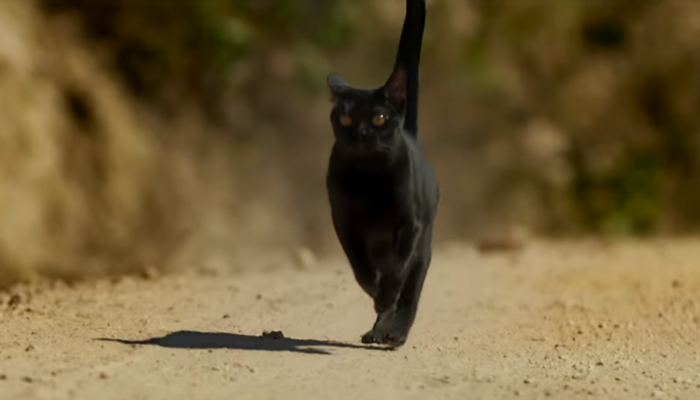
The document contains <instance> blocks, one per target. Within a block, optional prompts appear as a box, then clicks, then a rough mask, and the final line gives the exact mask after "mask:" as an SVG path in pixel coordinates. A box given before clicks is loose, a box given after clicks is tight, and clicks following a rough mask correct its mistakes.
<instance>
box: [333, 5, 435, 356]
mask: <svg viewBox="0 0 700 400" xmlns="http://www.w3.org/2000/svg"><path fill="white" fill-rule="evenodd" d="M425 19H426V5H425V0H406V15H405V20H404V24H403V29H402V32H401V38H400V42H399V48H398V52H397V56H396V61H395V64H394V68H393V71H392V73H391V75H390V77H389V78H388V80H387V81H386V83H385V84H384V85H383V86H382V87H380V88H377V89H358V88H354V87H351V86H350V85H349V84H348V83H347V82H346V81H345V80H344V79H343V78H342V77H341V76H340V75H338V74H335V73H332V74H330V75H328V79H327V83H328V87H329V89H330V94H331V99H332V102H333V108H332V111H331V113H330V120H331V125H332V128H333V133H334V137H335V143H334V144H333V148H332V150H331V155H330V159H329V163H328V171H327V175H326V188H327V192H328V200H329V203H330V208H331V216H332V221H333V227H334V229H335V232H336V235H337V237H338V240H339V242H340V245H341V247H342V249H343V251H344V252H345V255H346V257H347V259H348V261H349V263H350V265H351V267H352V270H353V273H354V276H355V279H356V281H357V283H358V284H359V285H360V287H361V288H362V289H363V290H364V291H365V292H366V293H367V294H368V295H369V296H370V297H371V298H372V299H373V301H374V310H375V312H376V314H377V319H376V321H375V323H374V326H373V327H372V329H371V330H370V331H369V332H367V333H365V334H364V335H363V336H362V342H363V343H368V344H369V343H375V344H381V345H387V346H389V347H391V348H398V347H400V346H403V345H404V344H405V343H406V340H407V338H408V335H409V332H410V330H411V328H412V326H413V323H414V320H415V317H416V313H417V311H418V303H419V300H420V296H421V292H422V290H423V283H424V281H425V278H426V275H427V272H428V268H429V266H430V263H431V257H432V236H433V225H434V221H435V217H436V214H437V209H438V203H439V199H440V187H439V184H438V182H437V180H436V177H435V172H434V170H433V169H432V168H431V167H430V166H429V165H428V163H427V162H426V160H425V158H424V154H423V149H422V147H421V145H420V143H419V142H418V75H419V64H420V55H421V47H422V41H423V30H424V27H425Z"/></svg>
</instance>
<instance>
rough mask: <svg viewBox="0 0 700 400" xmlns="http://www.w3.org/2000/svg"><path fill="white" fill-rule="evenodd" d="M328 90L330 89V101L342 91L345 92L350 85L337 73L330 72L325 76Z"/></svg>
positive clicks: (334, 99) (335, 98)
mask: <svg viewBox="0 0 700 400" xmlns="http://www.w3.org/2000/svg"><path fill="white" fill-rule="evenodd" d="M327 82H328V90H329V91H330V96H331V101H336V100H337V99H338V97H340V96H341V95H342V94H343V93H345V92H347V90H348V89H349V88H350V85H349V84H348V83H347V82H346V81H345V79H343V77H342V76H340V75H338V74H330V75H328V78H327Z"/></svg>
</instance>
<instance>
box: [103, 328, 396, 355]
mask: <svg viewBox="0 0 700 400" xmlns="http://www.w3.org/2000/svg"><path fill="white" fill-rule="evenodd" d="M95 340H100V341H105V342H116V343H121V344H127V345H149V346H159V347H167V348H175V349H199V350H202V349H228V350H258V351H288V352H294V353H305V354H326V355H328V354H331V352H330V351H329V350H328V349H329V348H344V349H363V350H383V351H387V350H390V348H387V347H377V346H362V345H356V344H351V343H342V342H336V341H330V340H314V339H293V338H267V337H262V336H252V335H243V334H237V333H224V332H197V331H177V332H172V333H169V334H167V335H165V336H161V337H154V338H150V339H145V340H128V339H115V338H98V339H95Z"/></svg>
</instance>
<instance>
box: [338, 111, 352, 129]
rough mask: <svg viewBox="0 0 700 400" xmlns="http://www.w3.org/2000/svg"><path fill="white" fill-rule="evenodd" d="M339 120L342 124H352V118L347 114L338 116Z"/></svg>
mask: <svg viewBox="0 0 700 400" xmlns="http://www.w3.org/2000/svg"><path fill="white" fill-rule="evenodd" d="M338 122H340V125H343V126H350V125H351V124H352V118H351V117H350V116H349V115H347V114H345V115H341V116H340V118H338Z"/></svg>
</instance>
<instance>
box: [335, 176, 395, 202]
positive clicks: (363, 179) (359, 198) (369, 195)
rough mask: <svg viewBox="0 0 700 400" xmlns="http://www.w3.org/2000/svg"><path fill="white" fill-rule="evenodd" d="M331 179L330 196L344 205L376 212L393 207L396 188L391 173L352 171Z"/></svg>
mask: <svg viewBox="0 0 700 400" xmlns="http://www.w3.org/2000/svg"><path fill="white" fill-rule="evenodd" d="M331 180H332V184H331V187H332V188H331V189H332V191H333V192H334V193H332V196H333V197H335V198H336V200H337V201H338V202H339V203H342V204H343V205H344V206H345V207H350V208H354V209H360V210H367V211H370V210H374V211H377V212H381V211H384V210H385V209H391V208H393V203H394V201H395V199H396V190H395V181H394V178H393V176H392V175H391V174H388V173H367V172H355V171H352V172H345V173H340V174H337V176H335V177H331Z"/></svg>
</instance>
